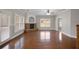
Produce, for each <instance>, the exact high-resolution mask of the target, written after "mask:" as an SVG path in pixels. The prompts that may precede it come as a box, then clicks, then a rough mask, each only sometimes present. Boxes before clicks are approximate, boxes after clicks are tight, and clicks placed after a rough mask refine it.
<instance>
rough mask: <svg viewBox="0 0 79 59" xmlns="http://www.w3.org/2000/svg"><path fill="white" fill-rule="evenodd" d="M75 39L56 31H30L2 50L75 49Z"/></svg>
mask: <svg viewBox="0 0 79 59" xmlns="http://www.w3.org/2000/svg"><path fill="white" fill-rule="evenodd" d="M75 46H76V45H75V39H73V38H70V37H67V36H66V35H64V34H62V33H61V32H57V31H30V32H26V33H23V34H22V35H20V36H18V37H16V38H14V39H13V40H11V41H10V42H8V43H7V44H6V45H4V46H3V47H2V49H75Z"/></svg>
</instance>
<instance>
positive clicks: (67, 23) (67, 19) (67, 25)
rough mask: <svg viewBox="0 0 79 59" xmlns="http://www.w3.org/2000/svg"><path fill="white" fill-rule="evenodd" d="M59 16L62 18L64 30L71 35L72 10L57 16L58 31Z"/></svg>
mask: <svg viewBox="0 0 79 59" xmlns="http://www.w3.org/2000/svg"><path fill="white" fill-rule="evenodd" d="M58 18H61V19H62V32H63V33H64V34H66V35H68V36H72V35H71V11H70V10H65V11H63V12H60V13H59V14H58V15H57V16H56V30H57V31H58Z"/></svg>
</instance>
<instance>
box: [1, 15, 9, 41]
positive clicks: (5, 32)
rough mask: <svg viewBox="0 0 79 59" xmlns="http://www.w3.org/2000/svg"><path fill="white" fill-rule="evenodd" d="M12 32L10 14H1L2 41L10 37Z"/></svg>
mask: <svg viewBox="0 0 79 59" xmlns="http://www.w3.org/2000/svg"><path fill="white" fill-rule="evenodd" d="M9 34H10V16H9V15H7V14H0V41H1V42H2V41H4V40H6V39H8V38H9V36H10V35H9Z"/></svg>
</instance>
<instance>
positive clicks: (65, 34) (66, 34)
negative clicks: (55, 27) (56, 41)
mask: <svg viewBox="0 0 79 59" xmlns="http://www.w3.org/2000/svg"><path fill="white" fill-rule="evenodd" d="M62 33H63V34H65V35H67V36H68V37H71V38H77V37H76V36H72V35H70V34H68V33H65V32H62Z"/></svg>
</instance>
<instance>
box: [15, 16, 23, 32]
mask: <svg viewBox="0 0 79 59" xmlns="http://www.w3.org/2000/svg"><path fill="white" fill-rule="evenodd" d="M14 23H15V24H14V25H15V32H18V31H20V30H23V29H24V17H23V16H19V15H16V16H15V21H14Z"/></svg>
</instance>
